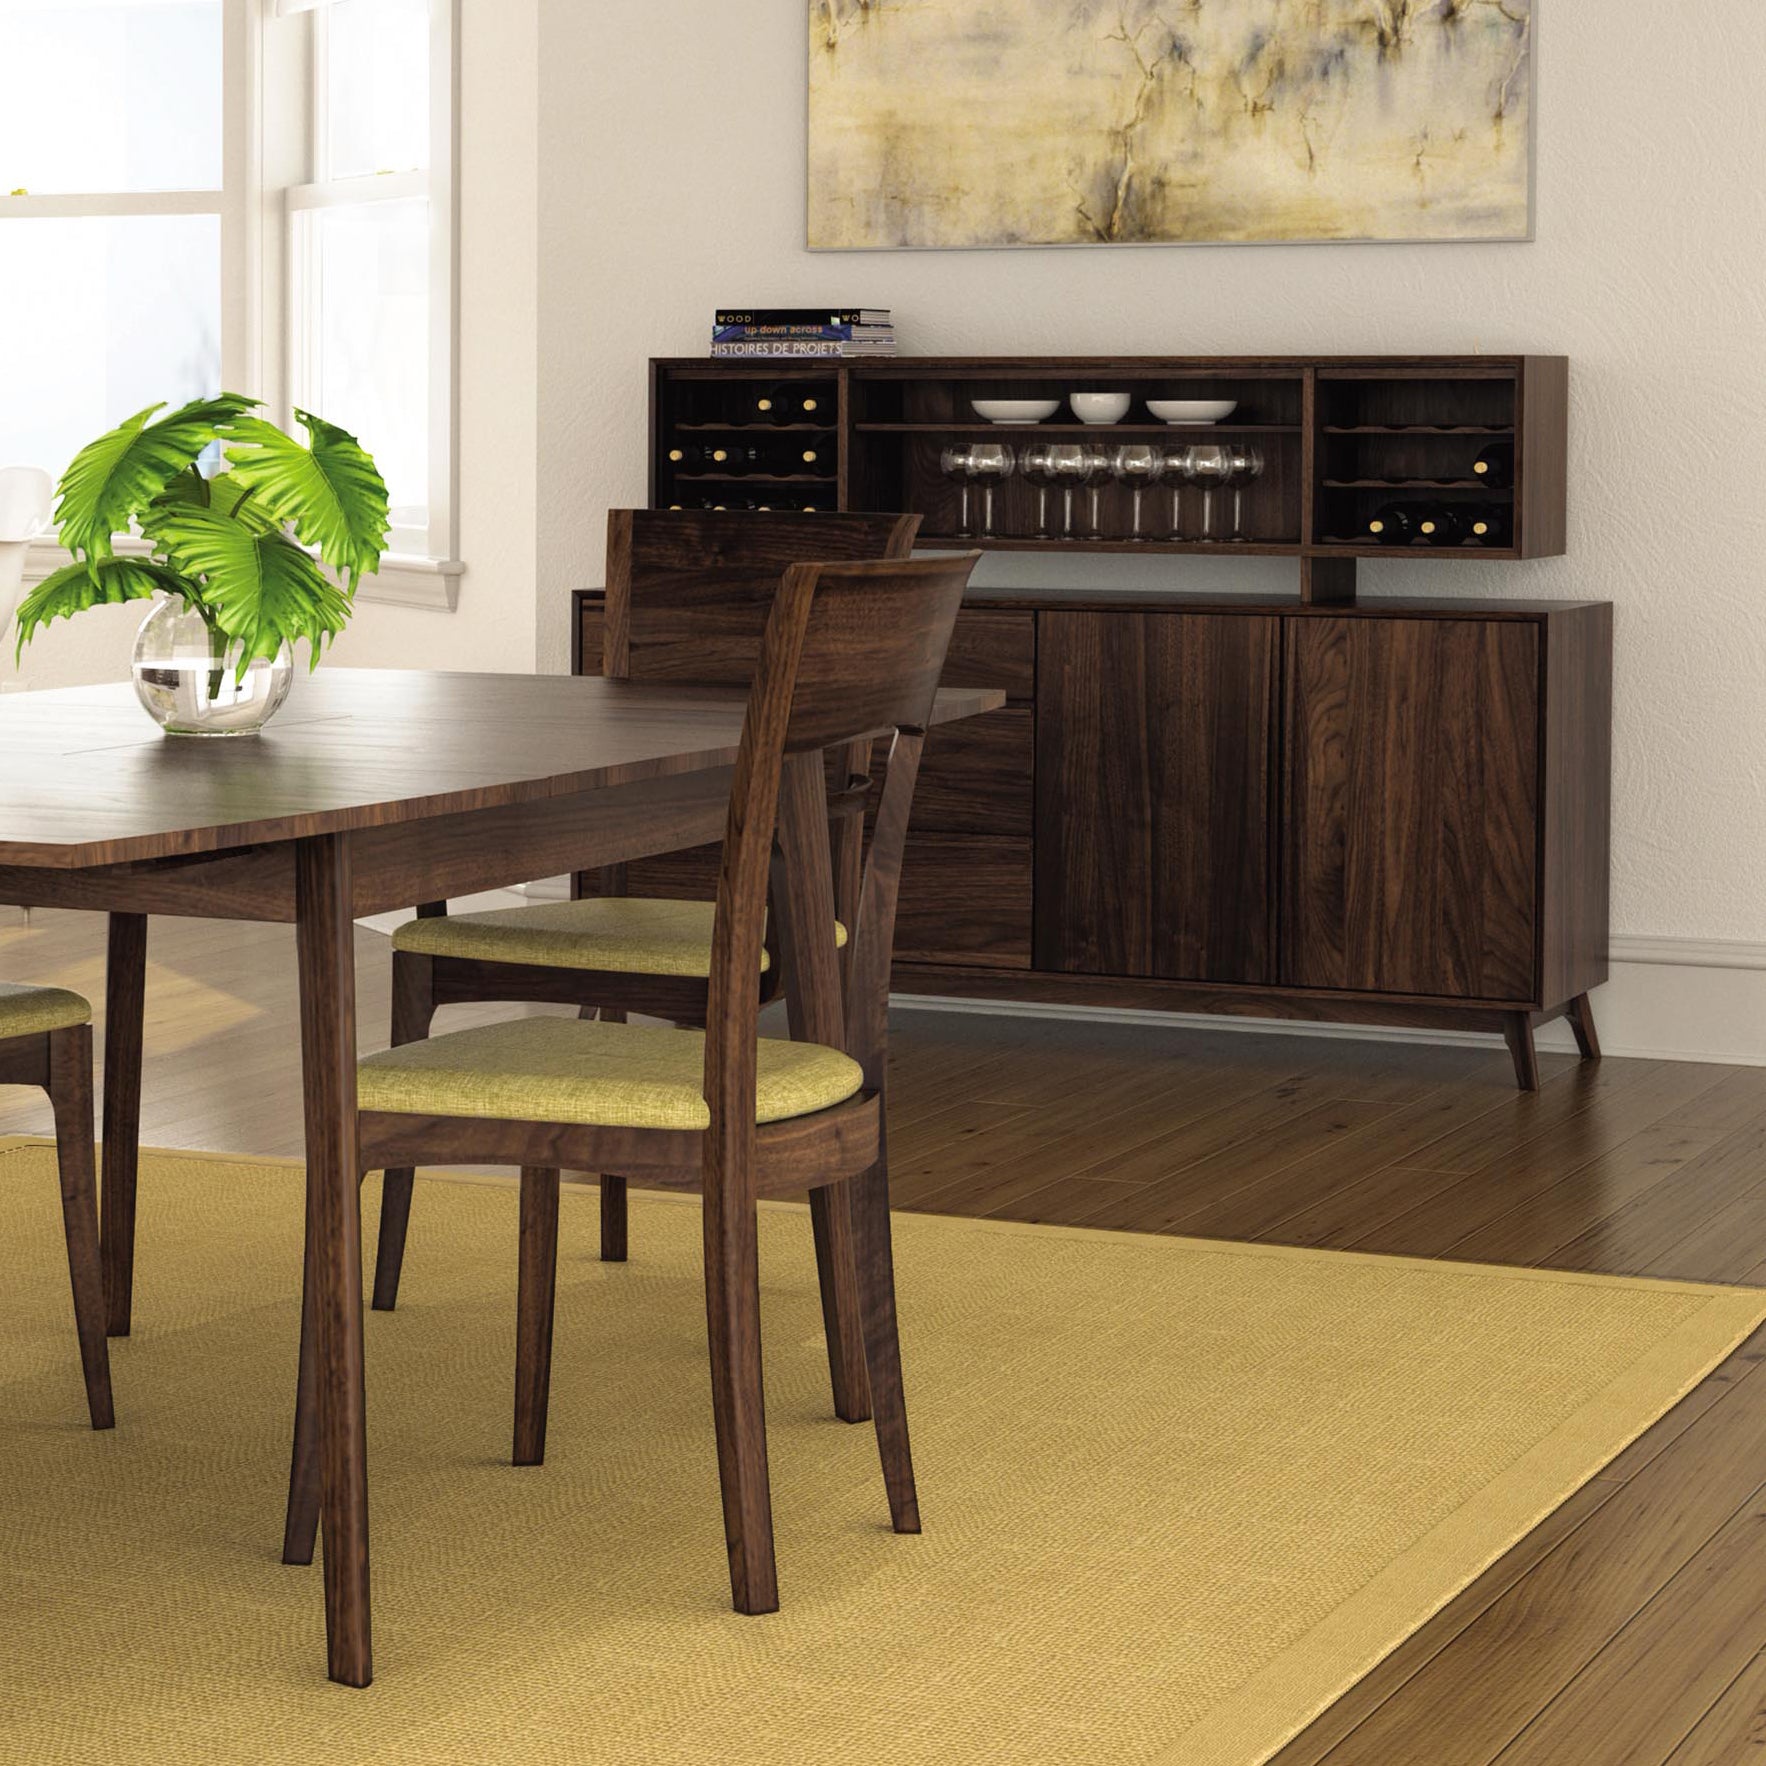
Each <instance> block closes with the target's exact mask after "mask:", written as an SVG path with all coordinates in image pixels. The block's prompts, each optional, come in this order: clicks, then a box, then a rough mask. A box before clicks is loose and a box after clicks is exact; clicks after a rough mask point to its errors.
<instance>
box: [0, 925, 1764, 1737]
mask: <svg viewBox="0 0 1766 1766" xmlns="http://www.w3.org/2000/svg"><path fill="white" fill-rule="evenodd" d="M103 953H104V928H103V923H102V921H100V920H99V919H97V918H95V917H93V916H86V915H74V914H49V913H39V914H37V915H35V916H34V917H33V919H32V920H31V922H30V923H29V924H26V923H25V922H24V920H23V918H22V917H21V916H19V915H18V914H16V913H14V912H12V911H11V910H4V909H0V974H4V975H5V976H6V978H7V979H8V980H31V981H53V982H58V983H60V984H62V985H64V986H75V987H78V988H80V989H81V990H82V991H83V992H85V993H86V994H87V995H88V996H89V997H91V998H94V999H95V1000H102V998H103ZM386 954H387V946H386V941H385V940H384V938H382V937H381V936H380V935H378V934H376V933H372V932H366V931H363V932H360V933H359V934H358V958H359V973H360V1002H361V1012H362V1046H363V1048H364V1049H365V1050H366V1049H371V1048H379V1047H382V1046H384V1044H385V1041H386V1026H387V1013H388V1009H389V1008H388V987H387V978H388V968H389V965H388V963H387V961H386ZM497 1015H499V1008H450V1009H449V1011H448V1012H447V1013H444V1014H443V1017H442V1020H441V1025H440V1027H441V1028H447V1027H449V1026H451V1025H458V1024H462V1023H466V1022H471V1021H478V1020H483V1019H486V1018H491V1017H495V1016H497ZM296 1050H297V1037H296V1021H295V996H294V945H293V937H292V933H291V932H290V931H288V930H286V929H283V928H276V927H245V926H238V927H234V926H225V925H203V924H196V923H187V922H178V921H169V920H155V921H154V922H153V923H152V929H151V934H150V940H149V970H148V1027H147V1060H146V1072H145V1081H144V1102H143V1111H142V1126H143V1136H144V1138H145V1139H146V1141H147V1142H148V1143H149V1144H161V1145H176V1146H185V1147H193V1148H207V1149H213V1150H216V1151H229V1152H241V1153H257V1154H272V1155H293V1154H298V1153H299V1151H300V1145H301V1130H300V1122H301V1103H300V1087H299V1067H298V1061H297V1052H296ZM1540 1061H1541V1067H1542V1080H1543V1084H1542V1087H1541V1089H1540V1091H1539V1092H1538V1093H1537V1094H1533V1095H1527V1094H1522V1093H1517V1092H1516V1091H1515V1090H1514V1089H1513V1078H1512V1073H1511V1070H1510V1066H1509V1060H1508V1055H1507V1053H1506V1051H1505V1050H1504V1049H1503V1048H1502V1046H1501V1045H1500V1043H1498V1042H1496V1041H1495V1040H1494V1039H1492V1043H1491V1046H1490V1047H1489V1048H1488V1049H1480V1050H1469V1049H1464V1048H1431V1047H1424V1046H1415V1045H1408V1044H1392V1043H1376V1042H1352V1041H1346V1040H1337V1039H1322V1038H1300V1037H1291V1036H1286V1035H1263V1034H1259V1035H1249V1034H1239V1033H1235V1032H1232V1031H1229V1030H1226V1029H1222V1030H1220V1031H1218V1032H1215V1031H1205V1032H1196V1031H1177V1030H1168V1029H1152V1028H1142V1027H1134V1026H1120V1025H1108V1024H1076V1023H1057V1022H1053V1021H1049V1020H1036V1019H1004V1018H986V1017H979V1016H958V1015H951V1014H940V1013H931V1012H921V1011H904V1012H899V1013H897V1014H896V1019H895V1028H894V1062H893V1070H892V1071H893V1087H894V1089H893V1095H892V1100H891V1136H890V1138H891V1150H892V1158H893V1162H894V1173H893V1178H894V1182H893V1194H894V1200H895V1203H896V1205H897V1206H898V1207H903V1208H913V1209H920V1210H925V1211H928V1212H933V1213H949V1214H971V1215H977V1214H979V1215H993V1216H997V1217H1000V1218H1008V1219H1014V1220H1030V1221H1058V1222H1066V1223H1078V1224H1084V1225H1088V1226H1094V1227H1103V1228H1118V1229H1124V1230H1129V1231H1137V1232H1172V1233H1184V1234H1196V1235H1203V1236H1226V1237H1232V1238H1241V1239H1262V1240H1268V1241H1272V1242H1276V1243H1283V1244H1298V1245H1315V1246H1326V1247H1337V1248H1347V1247H1353V1248H1356V1249H1358V1250H1364V1251H1383V1252H1396V1253H1403V1254H1406V1255H1412V1256H1425V1257H1452V1258H1459V1259H1468V1260H1478V1261H1487V1262H1498V1263H1518V1264H1535V1265H1550V1266H1554V1267H1559V1268H1575V1269H1588V1270H1604V1271H1609V1272H1614V1273H1626V1274H1648V1275H1660V1276H1672V1277H1685V1278H1689V1279H1695V1280H1711V1281H1726V1282H1748V1283H1761V1284H1766V1068H1742V1067H1721V1066H1703V1065H1691V1064H1683V1063H1676V1062H1667V1061H1645V1060H1624V1059H1617V1058H1609V1059H1608V1060H1606V1061H1604V1062H1602V1063H1600V1064H1599V1065H1598V1066H1590V1067H1584V1066H1582V1065H1580V1064H1579V1063H1578V1062H1576V1061H1575V1060H1574V1058H1573V1057H1570V1056H1567V1055H1557V1054H1542V1055H1541V1057H1540ZM47 1130H48V1118H47V1113H46V1110H45V1109H44V1107H43V1105H42V1102H41V1097H40V1094H39V1095H33V1094H30V1093H26V1092H22V1091H21V1092H0V1134H36V1133H44V1132H47ZM1763 1361H1766V1332H1762V1333H1760V1334H1759V1335H1758V1336H1756V1337H1755V1338H1754V1339H1753V1340H1752V1341H1750V1342H1749V1343H1748V1344H1746V1345H1744V1346H1743V1347H1742V1348H1741V1349H1740V1350H1738V1351H1737V1352H1736V1354H1735V1355H1734V1356H1732V1357H1731V1359H1730V1360H1729V1362H1728V1363H1727V1364H1726V1365H1725V1366H1724V1367H1723V1368H1721V1369H1720V1370H1718V1372H1716V1373H1715V1374H1713V1375H1712V1376H1711V1377H1710V1378H1709V1379H1707V1380H1706V1381H1705V1382H1704V1383H1703V1384H1702V1385H1701V1386H1700V1387H1699V1388H1698V1389H1697V1390H1696V1391H1694V1392H1693V1393H1692V1395H1691V1396H1690V1397H1688V1398H1687V1399H1686V1400H1685V1402H1683V1403H1682V1404H1681V1405H1680V1406H1679V1407H1678V1408H1677V1409H1675V1410H1674V1411H1673V1412H1671V1413H1670V1414H1669V1415H1668V1416H1667V1417H1665V1418H1664V1419H1663V1420H1662V1421H1661V1422H1660V1423H1658V1424H1657V1425H1656V1427H1655V1428H1654V1429H1652V1430H1651V1431H1650V1432H1649V1433H1648V1434H1647V1435H1646V1436H1644V1437H1643V1439H1641V1440H1640V1441H1638V1442H1637V1443H1635V1444H1634V1445H1633V1446H1632V1447H1631V1448H1630V1449H1628V1450H1627V1451H1626V1452H1625V1453H1624V1454H1623V1455H1622V1456H1621V1457H1620V1458H1619V1459H1618V1460H1616V1461H1615V1462H1614V1463H1613V1464H1612V1465H1611V1466H1610V1467H1608V1468H1607V1470H1606V1472H1605V1473H1603V1474H1602V1475H1601V1476H1600V1477H1598V1478H1596V1479H1595V1480H1594V1481H1593V1482H1591V1483H1590V1484H1589V1485H1587V1486H1586V1487H1585V1488H1584V1489H1583V1490H1582V1491H1580V1492H1579V1493H1578V1494H1577V1495H1576V1496H1575V1497H1574V1498H1573V1499H1572V1500H1571V1501H1570V1502H1569V1503H1567V1504H1566V1505H1565V1506H1564V1507H1563V1508H1561V1509H1559V1510H1558V1511H1557V1512H1556V1513H1555V1514H1554V1515H1552V1516H1551V1517H1550V1518H1549V1519H1548V1520H1547V1521H1546V1522H1545V1523H1544V1524H1543V1525H1541V1526H1540V1527H1539V1528H1538V1529H1536V1530H1535V1532H1534V1533H1532V1534H1531V1535H1530V1536H1529V1537H1528V1538H1526V1539H1525V1540H1523V1541H1522V1542H1521V1543H1520V1544H1518V1545H1517V1546H1515V1547H1514V1549H1513V1550H1511V1551H1510V1552H1509V1553H1508V1554H1507V1555H1506V1556H1505V1557H1504V1558H1503V1559H1502V1560H1501V1561H1500V1562H1499V1563H1497V1564H1496V1565H1495V1566H1494V1567H1493V1568H1492V1569H1490V1570H1489V1571H1488V1572H1486V1573H1485V1575H1483V1576H1482V1577H1480V1578H1479V1579H1478V1581H1477V1582H1476V1583H1474V1584H1473V1585H1472V1586H1471V1587H1470V1588H1468V1589H1466V1590H1465V1591H1464V1592H1463V1593H1462V1594H1460V1595H1459V1596H1458V1597H1457V1598H1456V1599H1455V1600H1454V1601H1453V1602H1451V1603H1450V1604H1449V1606H1447V1607H1446V1608H1445V1609H1444V1610H1443V1611H1442V1612H1441V1613H1440V1614H1438V1615H1437V1616H1436V1617H1435V1618H1434V1619H1433V1620H1432V1621H1430V1622H1429V1623H1428V1624H1427V1625H1425V1626H1424V1627H1423V1628H1422V1629H1421V1630H1420V1631H1419V1632H1417V1633H1416V1634H1415V1635H1414V1636H1413V1637H1411V1638H1410V1639H1409V1640H1407V1641H1406V1642H1405V1643H1404V1644H1403V1645H1401V1646H1400V1647H1399V1648H1398V1649H1397V1650H1396V1651H1395V1652H1394V1653H1393V1654H1392V1655H1391V1656H1389V1657H1388V1658H1387V1659H1386V1660H1385V1661H1384V1662H1383V1663H1381V1665H1380V1666H1379V1667H1378V1668H1377V1669H1376V1670H1375V1671H1374V1672H1373V1673H1372V1674H1370V1675H1369V1676H1368V1677H1367V1679H1365V1680H1364V1681H1362V1682H1361V1684H1360V1685H1358V1686H1357V1687H1355V1688H1354V1689H1353V1690H1352V1691H1351V1692H1349V1693H1348V1694H1347V1695H1345V1697H1344V1698H1342V1699H1341V1700H1339V1701H1338V1703H1337V1704H1336V1705H1335V1706H1334V1707H1333V1708H1332V1709H1331V1710H1330V1711H1328V1712H1326V1713H1325V1714H1324V1715H1323V1716H1321V1717H1320V1718H1319V1719H1318V1720H1317V1721H1316V1722H1315V1723H1314V1724H1313V1725H1312V1726H1311V1728H1310V1729H1308V1730H1307V1731H1306V1733H1305V1734H1304V1735H1302V1736H1301V1737H1299V1738H1298V1739H1297V1740H1295V1741H1294V1742H1293V1743H1291V1744H1290V1745H1289V1746H1288V1747H1287V1748H1286V1749H1284V1750H1283V1751H1282V1753H1281V1754H1280V1755H1278V1756H1277V1766H1324V1763H1328V1766H1485V1763H1489V1762H1498V1761H1499V1762H1501V1766H1621V1763H1623V1766H1722V1763H1727V1762H1732V1761H1744V1760H1751V1759H1761V1758H1766V1525H1763V1524H1762V1523H1766V1373H1762V1372H1761V1364H1762V1362H1763Z"/></svg>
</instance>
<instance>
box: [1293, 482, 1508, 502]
mask: <svg viewBox="0 0 1766 1766" xmlns="http://www.w3.org/2000/svg"><path fill="white" fill-rule="evenodd" d="M1320 482H1321V483H1322V484H1323V486H1324V488H1325V489H1326V490H1327V491H1482V492H1483V493H1484V495H1485V496H1487V497H1504V498H1509V497H1513V495H1514V491H1513V488H1512V487H1511V486H1508V485H1502V486H1497V485H1489V484H1486V483H1485V482H1484V481H1483V479H1481V478H1327V479H1323V480H1321V481H1320Z"/></svg>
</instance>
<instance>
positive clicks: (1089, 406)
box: [1067, 392, 1132, 423]
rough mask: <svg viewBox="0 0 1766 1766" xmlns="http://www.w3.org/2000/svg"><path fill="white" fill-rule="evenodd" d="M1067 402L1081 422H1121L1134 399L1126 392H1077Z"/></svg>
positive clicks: (1068, 397) (1069, 396) (1068, 396)
mask: <svg viewBox="0 0 1766 1766" xmlns="http://www.w3.org/2000/svg"><path fill="white" fill-rule="evenodd" d="M1067 403H1068V404H1069V405H1071V406H1072V407H1073V415H1074V416H1075V417H1077V418H1078V419H1079V421H1080V422H1081V423H1120V422H1121V421H1122V419H1123V418H1124V417H1126V416H1127V415H1128V407H1129V405H1130V404H1131V403H1132V400H1131V399H1130V398H1129V395H1128V394H1127V393H1125V392H1075V393H1069V394H1068V395H1067Z"/></svg>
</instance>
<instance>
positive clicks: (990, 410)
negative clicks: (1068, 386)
mask: <svg viewBox="0 0 1766 1766" xmlns="http://www.w3.org/2000/svg"><path fill="white" fill-rule="evenodd" d="M1060 408H1061V401H1060V400H1059V399H971V400H970V401H969V409H970V410H972V411H973V412H974V413H975V415H976V416H977V417H985V418H986V419H987V421H988V422H989V423H1041V422H1042V421H1043V419H1044V418H1045V417H1052V416H1054V414H1055V413H1056V412H1057V411H1058V410H1060Z"/></svg>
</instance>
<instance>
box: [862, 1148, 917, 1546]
mask: <svg viewBox="0 0 1766 1766" xmlns="http://www.w3.org/2000/svg"><path fill="white" fill-rule="evenodd" d="M851 1189H852V1213H853V1226H854V1230H855V1236H856V1241H857V1252H858V1282H859V1303H860V1305H861V1306H862V1308H863V1311H864V1332H865V1361H866V1364H867V1367H868V1370H869V1374H870V1386H871V1408H872V1410H873V1411H874V1412H875V1415H876V1428H877V1452H878V1455H879V1457H880V1458H881V1460H882V1462H883V1484H884V1488H885V1489H886V1490H887V1491H888V1493H889V1521H890V1525H891V1526H893V1527H894V1529H895V1530H896V1532H897V1533H918V1532H919V1530H920V1500H919V1496H918V1494H917V1493H916V1491H915V1488H914V1457H913V1453H912V1451H911V1449H910V1448H909V1445H908V1412H907V1400H906V1398H905V1396H904V1395H903V1392H902V1381H901V1342H900V1339H899V1337H898V1336H897V1333H896V1321H895V1253H894V1247H893V1244H892V1242H891V1236H890V1230H889V1175H888V1166H887V1164H886V1163H885V1162H883V1161H879V1162H878V1164H877V1165H875V1166H874V1167H873V1168H872V1169H871V1170H870V1171H868V1172H866V1174H865V1175H864V1176H863V1177H860V1178H855V1179H854V1180H853V1181H852V1185H851Z"/></svg>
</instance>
